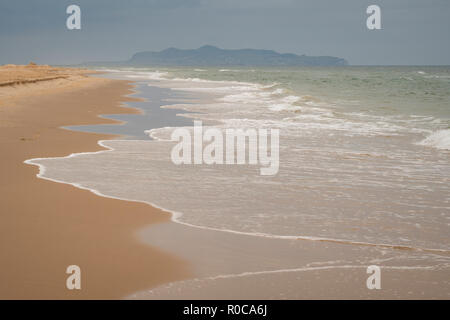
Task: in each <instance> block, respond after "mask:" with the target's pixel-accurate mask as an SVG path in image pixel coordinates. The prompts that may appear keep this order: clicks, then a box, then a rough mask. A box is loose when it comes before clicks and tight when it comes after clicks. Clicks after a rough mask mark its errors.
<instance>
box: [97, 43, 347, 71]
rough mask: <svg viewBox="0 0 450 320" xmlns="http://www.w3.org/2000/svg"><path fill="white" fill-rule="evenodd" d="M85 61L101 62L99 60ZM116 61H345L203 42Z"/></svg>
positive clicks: (236, 63)
mask: <svg viewBox="0 0 450 320" xmlns="http://www.w3.org/2000/svg"><path fill="white" fill-rule="evenodd" d="M88 64H91V65H92V64H101V62H96V63H94V62H91V63H88ZM108 64H113V63H111V62H109V63H108ZM116 64H120V65H127V66H346V65H348V62H347V61H346V60H345V59H342V58H337V57H331V56H306V55H301V56H299V55H296V54H293V53H278V52H276V51H273V50H258V49H220V48H217V47H214V46H210V45H206V46H203V47H200V48H198V49H177V48H168V49H165V50H162V51H158V52H155V51H142V52H138V53H136V54H134V55H133V56H132V57H131V59H130V60H128V61H122V62H116Z"/></svg>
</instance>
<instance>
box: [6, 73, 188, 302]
mask: <svg viewBox="0 0 450 320" xmlns="http://www.w3.org/2000/svg"><path fill="white" fill-rule="evenodd" d="M3 68H4V67H2V68H0V74H2V75H3V76H2V77H0V80H1V82H2V83H3V84H5V85H3V86H2V87H1V89H0V131H1V134H0V149H1V155H2V156H1V164H0V168H1V169H0V170H1V174H0V175H1V177H2V179H1V182H0V193H1V199H2V201H0V219H1V223H0V237H1V241H0V246H1V249H0V270H1V272H0V284H1V285H0V299H74V298H75V299H108V298H122V297H124V296H127V295H129V294H132V293H134V292H137V291H139V290H144V289H147V288H149V287H153V286H156V285H160V284H163V283H166V282H170V281H176V280H180V279H183V278H186V277H187V276H188V274H189V270H188V267H187V265H186V264H185V263H184V261H182V260H181V259H178V258H176V257H175V256H173V255H169V254H166V253H164V252H162V251H161V250H159V249H157V248H155V247H151V246H148V245H145V244H141V243H138V241H136V239H135V236H134V235H133V234H134V233H135V231H136V229H138V228H142V227H143V226H146V225H149V224H153V223H158V222H164V221H168V219H169V215H168V214H166V213H164V212H162V211H161V210H158V209H155V208H152V207H151V206H148V205H146V204H142V203H133V202H127V201H121V200H114V199H109V198H103V197H99V196H97V195H95V194H93V193H91V192H89V191H86V190H81V189H78V188H75V187H73V186H70V185H66V184H60V183H55V182H51V181H47V180H43V179H38V178H37V177H36V174H37V173H38V171H39V170H38V168H37V167H36V166H31V165H27V164H24V163H23V162H24V161H25V160H27V159H30V158H36V157H54V156H65V155H68V154H71V153H75V152H89V151H96V150H101V149H102V148H101V147H100V146H99V145H98V144H97V141H98V140H102V139H111V138H114V136H111V135H101V134H94V133H84V132H74V131H69V130H65V129H61V128H59V127H60V126H67V125H88V124H100V123H105V124H108V123H109V124H110V123H114V121H113V120H107V119H102V118H99V117H98V115H99V114H120V113H136V112H138V111H136V110H133V109H130V108H123V107H121V103H122V102H124V101H130V100H132V98H128V97H125V95H127V94H130V93H132V91H131V89H132V86H131V85H130V84H129V83H128V82H126V81H114V80H108V79H98V78H93V77H87V76H86V74H85V73H86V71H83V72H79V71H74V72H73V74H71V71H70V70H66V71H65V73H67V74H65V75H64V76H61V77H58V78H55V79H44V78H45V77H48V75H47V74H46V73H47V71H48V70H47V71H46V72H43V73H41V74H39V73H37V75H36V73H34V74H33V77H32V78H33V81H32V82H27V81H24V79H27V76H26V75H24V74H23V73H22V75H21V76H19V78H20V82H17V81H13V83H9V84H8V82H10V81H11V79H13V80H14V77H12V76H11V75H14V72H13V70H12V69H14V67H10V68H9V70H7V71H8V72H9V75H5V73H4V71H5V69H3ZM24 70H25V71H26V70H27V69H24ZM19 71H20V70H19ZM39 79H40V80H39ZM24 82H25V83H24ZM116 123H117V122H116ZM72 264H75V265H78V266H80V268H81V275H82V277H81V279H82V283H81V286H82V289H81V290H68V289H66V279H67V277H68V275H67V274H66V268H67V266H69V265H72Z"/></svg>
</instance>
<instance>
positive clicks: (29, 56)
mask: <svg viewBox="0 0 450 320" xmlns="http://www.w3.org/2000/svg"><path fill="white" fill-rule="evenodd" d="M70 4H77V5H79V6H80V7H81V26H82V28H81V30H67V28H66V19H67V17H68V15H67V14H66V8H67V6H68V5H70ZM370 4H377V5H379V6H380V7H381V19H382V30H373V31H371V30H368V29H367V28H366V19H367V14H366V8H367V6H368V5H370ZM449 31H450V0H369V1H368V0H308V1H307V0H127V1H121V0H81V1H75V0H73V1H66V0H35V1H29V0H26V1H25V0H2V1H1V2H0V64H5V63H15V64H18V63H28V62H29V61H31V60H32V61H35V62H38V63H48V64H69V63H80V62H83V61H99V60H116V61H117V60H125V59H128V58H129V57H130V56H131V55H132V54H134V53H135V52H138V51H144V50H152V51H159V50H162V49H165V48H167V47H178V48H197V47H200V46H202V45H205V44H211V45H215V46H218V47H221V48H228V49H232V48H256V49H272V50H276V51H278V52H282V53H286V52H290V53H296V54H306V55H331V56H337V57H342V58H345V59H347V60H348V61H349V62H350V63H351V64H354V65H358V64H365V65H374V64H375V65H376V64H381V65H392V64H413V65H422V64H432V65H442V64H446V65H448V64H450V40H449V39H450V35H449Z"/></svg>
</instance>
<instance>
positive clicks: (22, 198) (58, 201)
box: [0, 65, 449, 299]
mask: <svg viewBox="0 0 450 320" xmlns="http://www.w3.org/2000/svg"><path fill="white" fill-rule="evenodd" d="M93 73H95V72H94V71H91V70H83V69H66V68H53V67H48V66H36V65H29V66H11V65H9V66H3V67H0V103H1V104H0V128H1V129H0V130H1V135H0V148H2V153H1V154H2V158H1V159H2V163H1V164H2V165H1V170H2V171H1V176H2V178H3V179H2V182H1V184H0V188H1V190H0V192H1V194H2V201H1V204H0V212H1V222H2V223H1V224H0V234H1V248H0V269H1V270H2V272H1V278H0V282H1V283H2V286H1V287H0V298H2V299H123V298H125V299H249V298H251V299H404V298H408V299H442V298H444V299H447V298H448V296H449V292H448V288H449V282H448V274H449V264H448V256H449V252H448V250H446V249H445V248H444V249H441V248H439V247H432V249H427V248H428V246H427V245H424V246H421V245H415V246H414V245H397V244H396V242H395V243H394V244H389V242H388V243H384V242H383V241H384V240H380V241H378V240H376V241H372V242H370V241H351V240H345V238H346V237H350V236H360V237H363V236H366V233H367V232H368V231H369V229H364V223H366V222H365V220H364V219H354V220H353V222H352V228H351V233H348V234H345V236H344V234H343V231H342V230H340V231H339V232H337V234H338V235H342V237H343V238H344V240H336V239H339V238H326V237H308V236H303V237H297V236H283V235H281V236H280V235H276V234H275V235H272V234H263V233H257V232H255V231H254V230H247V231H246V230H239V228H241V227H242V226H244V225H245V223H247V225H248V226H250V227H252V228H254V227H255V226H257V225H258V223H257V221H258V219H260V218H261V217H262V216H260V215H253V216H252V215H251V213H252V210H253V209H252V208H251V207H250V206H248V204H247V201H248V199H253V198H255V197H256V196H255V195H257V194H258V192H260V193H261V194H264V190H259V189H258V190H259V191H258V192H255V191H252V190H253V189H251V188H252V187H254V185H253V184H252V183H251V181H248V180H245V181H244V182H245V183H244V184H243V185H242V184H240V183H241V181H240V177H249V176H254V174H253V173H252V172H250V173H249V172H248V171H233V170H236V167H235V166H234V167H232V168H223V167H221V168H218V169H220V170H218V172H216V175H217V176H219V177H220V174H223V173H226V172H228V174H227V178H228V179H229V178H231V177H233V175H235V178H234V179H233V180H231V182H228V180H227V183H223V181H224V180H219V183H218V184H214V181H209V182H208V177H213V178H214V175H213V174H211V171H210V170H209V169H210V168H208V167H206V166H203V167H201V168H199V167H189V166H175V165H174V164H173V163H172V162H171V161H170V159H169V156H170V154H171V152H170V150H171V147H172V144H173V141H172V142H171V141H170V140H167V139H166V140H164V139H162V140H158V139H154V140H151V139H148V137H147V136H145V135H146V134H144V132H145V131H146V130H148V129H151V133H152V134H151V136H152V137H158V133H159V134H160V137H163V138H164V137H165V135H167V134H168V132H169V131H168V129H167V128H169V129H170V128H171V127H174V126H191V125H192V124H191V120H192V118H190V117H189V116H190V115H189V114H185V115H184V116H183V115H182V113H186V112H188V111H194V112H195V111H197V112H204V111H207V110H208V108H204V109H202V107H204V106H206V107H207V106H208V105H209V104H211V103H217V102H219V103H220V100H218V99H219V98H220V97H221V94H222V95H223V92H225V91H224V88H223V87H221V86H223V85H224V84H223V83H222V82H214V81H209V82H208V81H202V82H198V81H191V80H189V79H190V78H188V79H185V80H183V79H178V80H176V81H175V80H166V79H160V78H159V76H160V74H159V73H152V72H147V73H145V72H142V73H134V72H133V71H130V72H129V74H127V73H126V72H123V71H121V70H119V71H118V72H116V73H114V72H112V71H110V72H109V73H108V75H105V76H103V77H95V75H92V74H93ZM155 74H156V76H155ZM127 75H128V76H130V77H127ZM152 78H157V80H149V79H152ZM125 79H132V80H133V82H131V80H125ZM191 82H192V83H191ZM199 83H200V85H201V87H199ZM238 85H239V86H241V87H242V88H246V90H248V88H247V87H245V86H247V84H244V85H242V84H239V83H237V84H236V83H233V87H232V90H233V92H234V91H235V90H236V88H237V87H238ZM199 88H200V89H201V90H199ZM189 89H191V91H189ZM205 89H206V90H205ZM211 90H212V91H213V92H214V90H218V92H219V93H218V94H216V96H215V95H214V94H212V93H211V92H210V91H211ZM250 90H254V88H253V87H250ZM202 91H207V92H206V93H205V92H203V93H202ZM136 92H137V93H136ZM132 93H136V94H134V95H133V96H130V95H131V94H132ZM263 93H264V92H263ZM138 97H139V98H138ZM143 101H144V102H143ZM258 101H263V99H260V100H258ZM125 104H126V106H127V107H126V108H124V106H125ZM219 106H220V105H219ZM241 106H242V105H241ZM190 108H191V109H190ZM192 108H193V109H192ZM195 108H197V109H195ZM223 109H224V110H228V109H230V107H229V106H228V107H227V108H223ZM240 110H241V111H243V108H242V107H241V109H240ZM262 111H264V110H262ZM252 112H253V111H252ZM99 115H110V116H109V117H99ZM200 115H201V114H200V113H198V114H196V116H197V117H198V116H200ZM98 124H102V125H104V126H97V125H98ZM61 127H65V128H61ZM67 127H69V128H70V130H69V129H68V128H67ZM72 129H73V130H72ZM83 130H87V131H86V132H84V131H83ZM88 131H89V132H88ZM91 132H97V133H91ZM98 132H101V133H98ZM155 134H156V135H155ZM144 136H145V138H144ZM127 137H128V138H129V139H126V138H127ZM117 138H120V139H117ZM100 141H101V144H102V145H103V146H105V147H108V148H109V149H110V151H108V152H102V153H90V152H95V151H100V150H105V148H103V147H102V146H100V144H99V142H100ZM306 141H307V139H305V137H303V138H302V142H303V143H305V142H306ZM322 143H323V141H322ZM74 153H81V154H78V155H77V156H76V157H67V156H69V155H71V154H74ZM137 155H138V156H137ZM285 155H286V154H285ZM438 155H439V154H438ZM444 156H445V155H444ZM53 157H55V158H53ZM35 158H41V159H35ZM30 159H33V160H30ZM26 160H28V161H27V162H28V163H29V164H25V163H24V161H26ZM356 160H357V161H360V159H359V158H358V159H356ZM363 161H366V160H363ZM373 161H378V160H373ZM336 163H337V162H336ZM32 164H34V165H32ZM38 165H41V166H42V168H45V172H40V177H41V178H43V179H40V178H38V177H37V176H36V175H37V174H38V173H39V168H38ZM237 169H239V168H237ZM202 170H206V171H202ZM227 170H231V171H227ZM239 170H240V169H239ZM243 170H250V169H249V168H247V169H245V168H244V169H243ZM252 170H253V169H252ZM205 173H206V174H205ZM251 174H253V175H251ZM202 175H203V176H202ZM294 176H295V175H294ZM317 176H320V175H317ZM199 177H201V178H199ZM256 177H257V175H256ZM52 179H54V180H56V181H64V182H65V183H56V182H54V181H51V180H52ZM255 179H256V178H255ZM124 181H129V182H131V183H124ZM383 181H384V180H383ZM208 183H209V185H210V186H214V188H211V190H212V191H213V192H214V194H213V195H209V196H208V192H207V190H206V189H205V188H204V186H205V185H208ZM301 183H302V185H301V186H303V184H305V183H308V181H307V180H302V181H301ZM73 185H75V186H79V187H81V188H83V189H80V188H77V187H74V186H73ZM258 185H261V184H258ZM262 185H264V184H262ZM278 185H279V186H282V187H283V186H285V185H286V181H284V180H283V181H280V182H279V184H278ZM309 185H313V183H312V182H309ZM350 185H351V184H350ZM217 186H219V187H221V188H222V187H230V188H232V189H234V188H236V186H240V191H239V193H240V195H242V194H244V193H245V192H247V191H250V192H251V196H250V195H249V196H248V197H246V198H245V201H246V202H243V203H241V204H240V205H237V204H236V205H235V209H236V210H237V211H238V213H239V215H238V216H236V218H235V219H234V220H227V219H228V218H229V217H230V210H232V209H233V207H232V206H230V205H229V202H227V201H226V198H225V201H224V202H219V203H218V204H217V200H220V199H221V198H220V196H222V197H223V196H227V190H226V189H224V190H222V191H221V192H215V190H216V189H215V188H218V187H217ZM244 186H245V187H244ZM269 186H270V190H274V188H275V187H274V185H273V184H272V185H269ZM333 187H334V186H333V185H332V186H325V187H324V188H323V189H321V190H322V192H333ZM196 188H197V189H196ZM87 189H89V190H96V192H99V194H102V195H104V197H101V196H99V195H97V194H94V193H92V192H90V191H88V190H87ZM196 190H198V191H196ZM219 190H220V189H219ZM246 190H247V191H246ZM231 194H232V195H233V199H237V200H239V199H240V197H239V196H240V195H238V194H234V193H231ZM266 194H270V193H266ZM281 194H285V193H281V192H278V193H277V195H281ZM300 194H301V193H300ZM173 195H176V197H173ZM108 197H110V198H108ZM202 197H203V198H202ZM297 197H298V196H297ZM436 197H437V199H436V201H439V200H440V199H441V196H440V193H438V194H437V196H436ZM113 198H119V199H132V200H134V201H123V200H117V199H113ZM357 198H358V194H357V193H355V194H354V196H353V197H352V198H351V199H357ZM181 199H182V200H181ZM295 199H296V198H295V197H294V196H290V197H289V196H287V197H286V198H285V199H283V198H280V199H274V202H273V203H274V204H276V210H275V211H277V212H278V211H282V210H283V208H285V206H286V204H289V203H292V202H294V201H295ZM319 200H320V201H318V202H314V199H305V200H303V201H302V202H301V203H299V204H297V205H296V206H295V208H297V209H296V210H297V211H299V212H303V213H304V212H307V211H306V210H307V209H308V208H311V210H313V211H312V213H313V214H312V215H311V217H315V218H317V219H318V223H316V224H314V223H298V224H296V225H293V226H294V227H295V229H294V231H295V232H299V230H300V228H304V230H303V232H304V233H305V234H306V235H308V233H307V232H314V228H318V227H319V228H320V230H316V232H317V231H322V229H323V230H325V231H327V232H330V231H335V229H336V231H337V227H338V226H339V223H343V222H345V221H344V220H342V218H344V216H343V215H339V216H338V217H336V216H335V215H331V216H329V217H327V216H324V217H322V218H321V217H320V215H321V214H323V212H324V211H326V207H319V205H318V204H323V199H319ZM334 200H335V199H334ZM196 201H200V202H196ZM233 201H234V200H233ZM321 201H322V202H321ZM384 201H385V202H383V204H384V203H386V202H387V201H388V198H387V197H384ZM260 203H261V204H264V203H265V202H264V199H263V198H260V199H259V200H258V201H257V202H254V204H253V205H252V206H256V205H259V204H260ZM149 204H151V205H149ZM344 205H348V203H343V206H344ZM153 206H155V207H161V208H165V210H167V212H164V211H162V210H160V209H157V208H155V207H153ZM268 208H269V207H268V205H267V204H266V208H265V209H268ZM349 208H350V209H351V211H349V212H355V211H356V209H357V208H358V206H356V205H351V206H349ZM370 208H371V207H370V206H367V205H366V206H365V209H366V210H368V209H370ZM221 209H226V211H225V212H224V213H222V214H221V211H220V210H221ZM398 210H399V212H401V209H398ZM260 211H261V212H263V210H262V209H261V210H260ZM169 212H171V213H172V217H171V214H170V213H169ZM177 212H181V213H183V214H184V215H176V214H174V213H177ZM186 213H187V214H186ZM202 213H204V215H203V216H201V214H202ZM196 215H200V216H199V218H200V219H198V220H197V221H196V220H194V221H190V220H189V219H192V218H193V217H195V216H196ZM267 216H268V217H271V216H273V217H276V216H277V214H276V212H274V213H272V215H267ZM338 218H341V220H340V219H338ZM202 219H207V220H206V221H207V223H206V224H204V223H203V222H202ZM233 221H236V224H234V222H233ZM392 221H396V220H392ZM230 222H231V224H230V225H231V227H233V228H235V229H228V230H226V229H224V228H223V225H226V224H227V223H230ZM275 222H276V221H275ZM275 222H271V223H267V226H269V227H272V226H275V225H276V223H275ZM358 223H363V225H362V226H360V227H358V225H357V224H358ZM367 223H370V221H369V222H367ZM391 223H392V222H391ZM423 223H425V222H423ZM215 224H217V226H216V225H215ZM260 225H261V226H264V224H263V223H261V224H260ZM437 225H442V223H441V224H437ZM375 227H378V228H381V230H382V231H383V235H387V234H389V230H390V226H389V225H388V224H385V223H383V222H382V221H377V222H376V223H372V225H371V228H375ZM415 228H417V224H416V225H415ZM345 230H346V229H344V231H345ZM362 230H365V231H366V233H363V232H362ZM400 230H403V229H400ZM405 230H406V231H408V230H409V229H405ZM414 230H416V229H414ZM414 232H415V233H416V237H415V238H417V239H421V238H424V239H425V240H427V241H430V242H429V243H431V244H433V242H431V241H435V242H438V243H443V244H445V243H446V240H445V237H446V233H445V232H438V233H436V232H428V233H425V232H422V233H417V232H416V231H414ZM299 233H300V232H299ZM428 234H431V235H436V236H439V237H443V238H444V239H443V240H442V239H441V238H437V239H434V237H431V238H430V239H428V238H427V237H426V236H428ZM174 235H176V236H174ZM362 239H364V238H362ZM369 240H370V239H369ZM419 244H420V243H419ZM73 264H75V265H78V266H80V268H81V271H82V284H81V286H82V290H68V289H66V279H67V277H68V275H67V274H66V268H67V266H69V265H73ZM370 265H381V266H382V279H383V280H382V290H369V289H368V287H367V286H366V280H367V277H368V273H367V267H368V266H370Z"/></svg>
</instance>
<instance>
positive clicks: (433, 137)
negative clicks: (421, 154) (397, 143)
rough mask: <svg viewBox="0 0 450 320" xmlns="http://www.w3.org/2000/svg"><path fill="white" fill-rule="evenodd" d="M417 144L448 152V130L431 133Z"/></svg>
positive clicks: (449, 131)
mask: <svg viewBox="0 0 450 320" xmlns="http://www.w3.org/2000/svg"><path fill="white" fill-rule="evenodd" d="M418 144H419V145H422V146H428V147H433V148H436V149H442V150H450V129H444V130H439V131H436V132H433V133H432V134H430V135H429V136H428V137H426V138H425V139H424V140H422V141H420V142H419V143H418Z"/></svg>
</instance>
